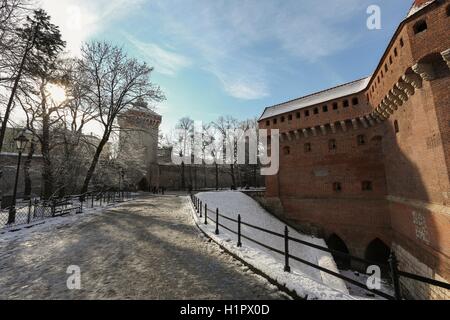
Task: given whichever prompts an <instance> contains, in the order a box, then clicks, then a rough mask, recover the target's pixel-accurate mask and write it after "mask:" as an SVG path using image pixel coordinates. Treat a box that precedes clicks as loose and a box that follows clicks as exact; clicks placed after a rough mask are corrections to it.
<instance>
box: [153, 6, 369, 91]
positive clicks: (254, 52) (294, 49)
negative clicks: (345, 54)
mask: <svg viewBox="0 0 450 320" xmlns="http://www.w3.org/2000/svg"><path fill="white" fill-rule="evenodd" d="M361 5H362V6H364V4H363V1H360V0H333V1H331V0H329V1H315V0H314V1H297V0H286V1H273V0H239V1H237V0H227V1H210V0H183V1H181V0H171V1H168V0H154V2H153V9H154V10H155V13H154V16H155V17H156V19H158V24H157V25H158V26H159V27H160V28H161V29H162V30H164V31H161V32H165V33H166V34H167V36H171V37H172V40H174V41H180V42H181V43H184V44H185V45H186V46H189V48H193V49H194V50H196V51H197V52H198V54H199V60H201V62H202V63H203V68H204V69H205V70H207V71H209V72H211V73H212V74H214V75H215V76H216V77H217V78H218V79H219V80H220V82H221V83H222V84H223V88H224V90H225V91H226V92H227V93H228V94H230V95H231V96H233V97H236V98H239V99H260V98H264V97H266V96H268V95H269V94H270V92H269V89H268V88H270V81H271V75H272V74H273V73H274V71H273V70H271V68H272V67H275V68H276V64H275V61H276V60H277V59H281V60H284V61H288V60H291V61H292V60H295V59H297V60H304V61H308V62H317V61H319V60H320V59H321V58H323V57H327V56H330V55H333V54H335V53H336V52H339V51H341V50H342V49H344V48H346V47H348V46H349V45H350V44H351V42H352V41H353V39H354V35H353V34H352V33H351V32H349V31H347V32H346V29H345V28H344V26H343V24H345V22H346V21H348V20H349V19H350V18H352V17H353V16H354V15H355V13H356V12H357V10H359V9H358V8H361V7H362V6H361ZM362 12H364V13H365V9H364V10H363V11H362ZM187 13H189V14H187ZM364 21H365V20H364ZM258 48H261V49H259V50H258Z"/></svg>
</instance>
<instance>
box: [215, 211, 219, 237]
mask: <svg viewBox="0 0 450 320" xmlns="http://www.w3.org/2000/svg"><path fill="white" fill-rule="evenodd" d="M216 234H217V235H218V234H219V208H217V209H216Z"/></svg>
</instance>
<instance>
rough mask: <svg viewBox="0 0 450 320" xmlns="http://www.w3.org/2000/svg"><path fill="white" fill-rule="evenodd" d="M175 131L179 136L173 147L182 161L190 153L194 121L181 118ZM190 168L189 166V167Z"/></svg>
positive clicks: (183, 173) (184, 181) (184, 180)
mask: <svg viewBox="0 0 450 320" xmlns="http://www.w3.org/2000/svg"><path fill="white" fill-rule="evenodd" d="M177 129H178V130H179V136H178V137H177V141H176V143H175V145H176V146H177V147H178V150H179V156H180V157H181V158H182V159H184V157H186V156H187V155H190V154H191V153H192V148H191V146H192V139H193V135H194V121H193V120H192V119H191V118H189V117H184V118H181V119H180V120H179V121H178V124H177ZM189 168H191V166H189ZM185 171H186V164H185V162H184V160H183V161H182V162H181V189H182V190H185V189H186V176H185V174H186V173H185ZM189 173H190V175H189V176H190V186H189V189H191V188H192V171H191V170H190V171H189Z"/></svg>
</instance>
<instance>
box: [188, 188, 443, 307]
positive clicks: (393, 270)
mask: <svg viewBox="0 0 450 320" xmlns="http://www.w3.org/2000/svg"><path fill="white" fill-rule="evenodd" d="M191 200H192V203H193V205H194V208H195V210H196V212H197V213H198V216H199V218H203V217H204V223H205V224H208V221H211V222H212V223H214V224H215V233H216V234H217V235H218V234H220V228H222V229H224V230H227V231H229V232H231V233H232V234H234V235H237V247H241V246H242V239H245V240H247V241H250V242H253V243H255V244H257V245H259V246H261V247H263V248H265V249H267V250H270V251H272V252H275V253H277V254H279V255H281V256H284V271H285V272H290V270H291V267H290V260H291V259H292V260H294V261H297V262H300V263H302V264H305V265H307V266H309V267H312V268H314V269H317V270H320V271H322V272H325V273H327V274H330V275H332V276H334V277H336V278H339V279H341V280H344V281H346V282H348V283H350V284H352V285H354V286H356V287H359V288H362V289H364V290H366V291H367V292H371V293H373V294H376V295H378V296H380V297H383V298H385V299H388V300H401V299H402V294H401V288H400V278H401V277H404V278H407V279H411V280H414V281H419V282H422V283H426V284H429V285H433V286H437V287H441V288H444V289H447V290H450V284H448V283H445V282H441V281H437V280H434V279H430V278H426V277H422V276H419V275H416V274H412V273H408V272H404V271H400V270H398V262H397V258H396V255H395V252H394V251H392V252H391V255H390V258H389V264H383V263H379V262H375V261H370V260H367V259H362V258H359V257H355V256H352V255H350V254H347V253H344V252H341V251H337V250H333V249H329V248H327V247H323V246H319V245H316V244H314V243H310V242H307V241H303V240H300V239H297V238H293V237H291V236H289V228H288V226H285V228H284V232H283V233H278V232H276V231H273V230H268V229H265V228H261V227H259V226H255V225H252V224H249V223H246V222H244V221H242V217H241V215H240V214H238V215H237V219H233V218H230V217H228V216H225V215H223V214H220V212H219V208H216V210H215V211H213V210H211V209H209V208H208V205H207V204H204V203H203V202H202V200H200V199H199V198H198V197H196V196H194V195H192V194H191ZM208 213H212V214H213V215H214V216H215V219H213V218H211V217H210V216H209V215H208ZM220 219H224V220H226V221H229V222H232V223H235V224H237V228H236V229H235V230H233V228H231V227H229V226H225V225H223V224H222V223H220ZM242 226H246V227H249V228H252V229H254V230H257V231H259V232H263V233H265V234H270V235H273V236H275V237H278V238H280V239H284V248H281V249H279V248H274V247H272V246H269V245H267V244H265V243H262V242H260V241H257V240H255V239H252V238H250V237H249V236H246V235H243V234H242ZM291 242H294V243H298V244H301V245H305V246H307V247H310V248H314V249H317V250H320V251H323V252H328V253H331V254H332V255H333V256H338V257H341V258H345V259H349V260H353V261H357V262H359V263H363V264H365V265H367V266H371V265H376V266H378V267H380V269H384V270H387V271H388V272H389V274H390V277H391V279H392V284H393V286H394V292H395V296H392V295H389V294H387V293H385V292H382V291H380V290H376V289H370V288H368V287H367V285H366V284H363V283H360V282H358V281H356V280H354V279H351V278H349V277H346V276H344V275H341V274H340V273H338V272H335V271H333V270H329V269H327V268H324V267H322V266H319V265H317V264H314V263H312V262H310V261H307V260H304V259H302V258H300V257H297V256H294V255H292V254H290V252H289V245H290V243H291Z"/></svg>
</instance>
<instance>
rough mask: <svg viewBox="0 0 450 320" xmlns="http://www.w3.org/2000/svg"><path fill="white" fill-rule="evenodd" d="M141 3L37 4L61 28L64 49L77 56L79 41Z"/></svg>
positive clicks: (71, 0) (45, 0)
mask: <svg viewBox="0 0 450 320" xmlns="http://www.w3.org/2000/svg"><path fill="white" fill-rule="evenodd" d="M144 1H145V0H95V1H94V0H41V1H40V4H41V6H42V8H43V9H45V10H46V11H47V12H48V13H49V14H50V15H51V17H52V22H53V23H54V24H56V25H58V26H59V27H60V29H61V33H62V35H63V39H64V40H65V41H66V42H67V50H68V51H69V52H71V53H72V54H75V55H78V54H80V47H81V44H82V42H84V41H87V40H88V39H89V38H90V37H91V36H93V35H95V34H96V33H98V32H100V31H102V30H104V28H106V27H107V26H108V24H110V23H112V22H114V21H115V20H117V19H119V18H121V17H124V16H126V15H127V14H128V13H130V11H131V10H136V9H138V8H139V6H140V5H141V4H142V3H144Z"/></svg>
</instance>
